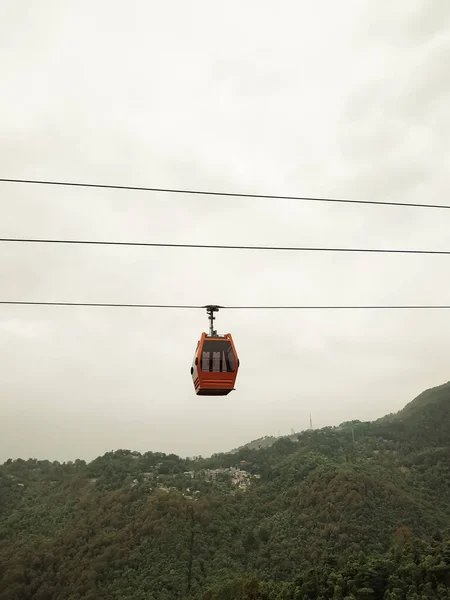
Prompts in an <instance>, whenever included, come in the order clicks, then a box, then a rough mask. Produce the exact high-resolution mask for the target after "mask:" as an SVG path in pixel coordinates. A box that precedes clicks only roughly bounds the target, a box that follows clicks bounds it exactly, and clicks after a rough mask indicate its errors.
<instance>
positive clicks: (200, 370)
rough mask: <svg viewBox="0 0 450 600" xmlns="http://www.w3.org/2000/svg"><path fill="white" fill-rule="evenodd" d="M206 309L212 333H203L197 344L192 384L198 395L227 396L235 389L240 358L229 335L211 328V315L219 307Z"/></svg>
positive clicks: (192, 370)
mask: <svg viewBox="0 0 450 600" xmlns="http://www.w3.org/2000/svg"><path fill="white" fill-rule="evenodd" d="M206 308H207V310H208V315H209V318H210V320H211V330H210V335H208V334H206V333H204V332H203V333H202V335H201V338H200V340H199V341H198V342H197V348H196V350H195V355H194V360H193V363H192V367H191V375H192V381H193V382H194V388H195V393H196V394H197V396H226V395H227V394H229V393H230V392H231V391H233V390H234V384H235V382H236V377H237V373H238V369H239V358H238V356H237V352H236V348H235V346H234V342H233V338H232V337H231V334H230V333H227V334H225V335H223V336H221V335H218V334H217V332H216V331H214V329H213V327H212V321H213V319H214V317H213V314H212V313H213V311H216V310H218V307H216V306H214V307H206Z"/></svg>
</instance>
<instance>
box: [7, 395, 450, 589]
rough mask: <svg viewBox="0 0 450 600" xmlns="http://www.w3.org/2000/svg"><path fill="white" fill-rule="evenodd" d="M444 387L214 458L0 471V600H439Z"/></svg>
mask: <svg viewBox="0 0 450 600" xmlns="http://www.w3.org/2000/svg"><path fill="white" fill-rule="evenodd" d="M449 526H450V384H446V385H444V386H440V387H439V388H434V389H432V390H428V391H426V392H424V393H423V394H421V395H420V396H419V397H418V398H416V399H415V400H414V401H413V402H411V403H410V404H409V405H407V406H406V407H405V409H403V410H402V411H400V412H399V413H397V414H395V415H388V416H387V417H384V418H383V419H379V420H378V421H374V422H365V423H364V422H359V421H352V422H347V423H343V424H342V425H341V426H339V427H326V428H323V429H320V430H311V431H305V432H303V433H301V434H299V435H298V436H297V437H296V438H293V437H292V436H291V437H289V438H281V439H278V440H275V439H271V440H270V443H267V444H266V445H264V444H256V443H255V444H252V445H251V446H249V447H243V448H240V449H238V450H237V451H235V452H231V453H224V454H215V455H213V456H212V457H210V458H205V459H203V458H201V457H196V458H191V459H182V458H180V457H178V456H176V455H174V454H169V455H166V454H164V453H154V452H146V453H145V454H140V453H139V452H133V451H130V450H117V451H115V452H108V453H106V454H105V455H104V456H102V457H99V458H96V459H95V460H93V461H92V462H91V463H89V464H86V463H85V462H84V461H82V460H75V461H74V462H68V463H62V464H61V463H59V462H57V461H53V462H51V461H48V460H43V461H39V460H35V459H29V460H22V459H18V460H8V461H6V463H5V464H4V465H2V466H0V600H14V599H17V600H28V599H30V600H31V599H36V600H57V599H58V600H59V599H61V600H62V599H64V600H81V599H83V600H84V599H86V600H87V599H91V600H94V599H102V598H104V599H129V600H144V599H145V600H172V599H179V600H181V599H185V600H235V599H236V600H250V599H265V600H294V599H296V600H298V599H315V598H318V599H319V598H322V599H324V600H325V599H336V600H350V599H352V600H353V599H364V600H365V599H372V598H373V599H376V598H383V599H386V600H397V599H403V598H404V599H406V600H422V599H428V598H440V599H449V600H450V528H449Z"/></svg>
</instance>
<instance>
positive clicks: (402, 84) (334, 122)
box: [0, 0, 450, 461]
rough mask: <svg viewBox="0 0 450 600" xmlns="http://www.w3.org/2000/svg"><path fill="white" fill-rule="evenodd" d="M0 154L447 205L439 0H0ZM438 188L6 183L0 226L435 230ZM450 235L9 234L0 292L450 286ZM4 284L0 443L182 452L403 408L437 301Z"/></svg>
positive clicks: (449, 330) (418, 296)
mask: <svg viewBox="0 0 450 600" xmlns="http://www.w3.org/2000/svg"><path fill="white" fill-rule="evenodd" d="M0 40H1V50H0V74H1V93H0V165H1V167H0V177H6V178H31V179H33V178H34V179H45V180H51V179H53V180H67V181H84V182H92V183H106V184H124V185H136V186H149V187H172V188H177V187H178V188H184V189H189V188H191V189H203V190H213V191H232V192H245V193H262V194H284V195H298V196H332V197H342V198H355V199H366V200H383V201H402V202H424V203H445V204H450V199H449V172H450V171H449V167H450V164H449V163H450V158H449V157H450V153H449V139H450V112H449V105H450V78H449V75H448V74H449V69H450V3H449V2H448V0H431V1H428V0H427V1H425V0H396V2H392V1H387V0H381V1H378V2H374V1H373V0H367V1H363V0H344V1H342V2H336V1H335V0H315V1H314V2H313V1H303V2H298V1H294V0H292V1H281V2H275V1H274V0H271V1H270V2H269V1H265V0H246V2H242V1H237V0H231V1H228V2H226V3H224V2H211V1H210V0H208V1H207V0H201V1H200V0H192V1H191V2H185V1H182V0H176V1H175V0H171V1H166V2H155V1H151V2H148V1H144V0H142V1H140V2H137V1H130V0H129V1H127V2H119V1H117V0H113V1H111V0H108V1H106V0H96V1H95V2H92V1H91V0H89V1H88V0H76V1H75V0H66V1H65V2H60V1H59V0H53V1H51V0H41V1H40V2H39V3H37V2H32V1H31V0H28V1H25V0H22V1H18V2H7V1H6V0H0ZM449 224H450V213H448V211H445V210H429V209H421V208H401V207H397V208H396V207H381V206H370V205H366V206H363V205H349V204H335V205H333V204H325V203H309V202H298V201H286V200H263V199H242V198H234V199H233V198H226V197H215V198H214V197H213V198H208V197H201V196H192V195H186V196H184V195H167V194H158V193H148V192H127V191H108V190H94V189H77V188H56V187H47V186H36V185H23V184H9V183H0V237H26V236H29V237H36V238H38V237H41V238H46V237H48V238H82V239H102V240H123V241H148V242H185V243H207V244H210V243H219V244H244V245H253V244H254V245H256V244H261V245H283V246H289V245H293V246H298V245H305V246H306V245H310V246H340V247H385V248H388V247H393V248H420V249H446V250H448V249H450V248H449V239H448V238H449V235H448V232H449ZM449 260H450V259H449V257H447V256H420V255H388V254H387V255H370V254H368V255H365V254H331V253H323V254H322V253H305V254H302V253H290V252H280V253H275V252H239V251H235V250H226V251H225V250H206V251H204V250H196V249H190V250H177V249H164V248H125V247H124V248H122V247H116V248H114V247H92V246H63V245H61V246H55V245H36V244H33V245H31V244H30V245H27V244H7V243H3V244H0V276H1V277H0V299H2V300H36V301H74V302H78V301H79V302H114V303H116V302H127V303H162V304H166V303H167V304H198V305H204V304H208V303H218V304H223V305H227V304H230V305H255V304H256V305H261V304H262V305H271V304H273V305H279V304H281V305H292V304H309V305H322V304H338V305H340V304H372V305H373V304H386V303H391V304H402V303H406V304H421V303H426V304H441V303H443V304H445V303H447V304H450V277H449V265H450V262H449ZM216 323H217V327H218V329H219V331H220V332H222V333H225V332H231V333H232V334H233V337H234V340H235V343H236V346H237V349H238V352H239V356H240V360H241V369H240V372H239V375H238V379H237V382H236V391H234V392H232V394H230V395H229V396H227V397H223V398H221V397H218V398H214V397H213V398H208V397H200V398H199V397H197V396H195V394H194V391H193V385H192V380H191V378H190V373H189V369H190V366H191V361H192V357H193V353H194V350H195V346H196V343H197V340H198V338H199V335H200V333H201V332H202V331H203V330H206V328H207V319H206V313H204V312H203V311H178V310H175V311H174V310H159V309H158V310H156V309H155V310H153V309H152V310H145V309H142V310H141V309H126V308H123V309H122V308H121V309H116V308H113V309H106V308H68V307H27V306H0V365H1V367H0V381H1V385H0V408H1V423H0V461H4V460H6V459H7V458H9V457H12V458H16V457H19V456H20V457H22V458H28V457H36V458H49V459H57V460H61V461H63V460H73V459H75V458H77V457H79V458H84V459H87V460H90V459H92V458H94V457H95V456H97V455H100V454H103V453H104V452H106V451H108V450H112V449H117V448H130V449H135V450H139V451H141V452H144V451H147V450H153V451H163V452H175V453H178V454H180V455H182V456H186V455H189V456H192V455H198V454H202V455H204V456H206V455H209V454H211V453H213V452H219V451H227V450H229V449H231V448H233V447H236V446H237V445H240V444H243V443H245V442H248V441H250V440H252V439H255V438H257V437H260V436H263V435H266V434H267V435H270V434H275V435H276V434H278V433H281V434H285V433H289V432H290V430H291V428H293V429H294V430H295V431H300V430H302V429H305V428H307V427H308V424H309V413H310V412H311V413H312V418H313V425H314V426H315V427H322V426H325V425H336V424H339V423H340V422H342V421H344V420H348V419H353V418H355V419H361V420H368V419H375V418H378V417H381V416H383V415H384V414H386V413H389V412H393V411H397V410H399V409H400V408H402V407H403V406H404V405H405V404H406V403H407V402H409V401H410V400H412V399H413V398H414V397H415V396H416V395H417V394H419V393H420V392H421V391H422V390H424V389H426V388H428V387H431V386H434V385H439V384H441V383H444V382H446V381H447V380H449V379H450V368H449V360H448V357H449V351H450V342H449V340H450V313H448V312H444V311H423V312H422V311H420V312H417V311H416V312H400V311H393V312H386V311H348V312H347V311H295V312H289V311H256V312H249V311H232V310H229V311H226V310H223V311H221V312H220V313H219V315H218V317H217V321H216Z"/></svg>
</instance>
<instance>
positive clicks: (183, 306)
mask: <svg viewBox="0 0 450 600" xmlns="http://www.w3.org/2000/svg"><path fill="white" fill-rule="evenodd" d="M0 304H4V305H6V304H9V305H29V306H80V307H82V306H85V307H106V308H163V309H195V310H199V309H206V308H207V306H206V305H205V306H201V305H195V304H125V303H108V302H50V301H49V302H46V301H21V300H0ZM218 308H219V309H221V310H222V309H224V310H380V309H381V310H418V309H420V310H431V309H439V310H444V309H450V304H415V305H414V304H413V305H408V304H403V305H395V304H393V305H389V304H387V305H347V306H345V305H329V306H325V305H291V306H289V305H287V306H282V305H279V306H277V305H274V306H270V305H267V306H258V305H255V306H250V305H247V306H245V305H242V306H239V305H238V306H235V305H230V306H226V305H225V306H220V305H219V306H218Z"/></svg>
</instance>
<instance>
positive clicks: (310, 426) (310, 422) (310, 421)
mask: <svg viewBox="0 0 450 600" xmlns="http://www.w3.org/2000/svg"><path fill="white" fill-rule="evenodd" d="M309 428H310V429H312V417H311V413H309Z"/></svg>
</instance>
